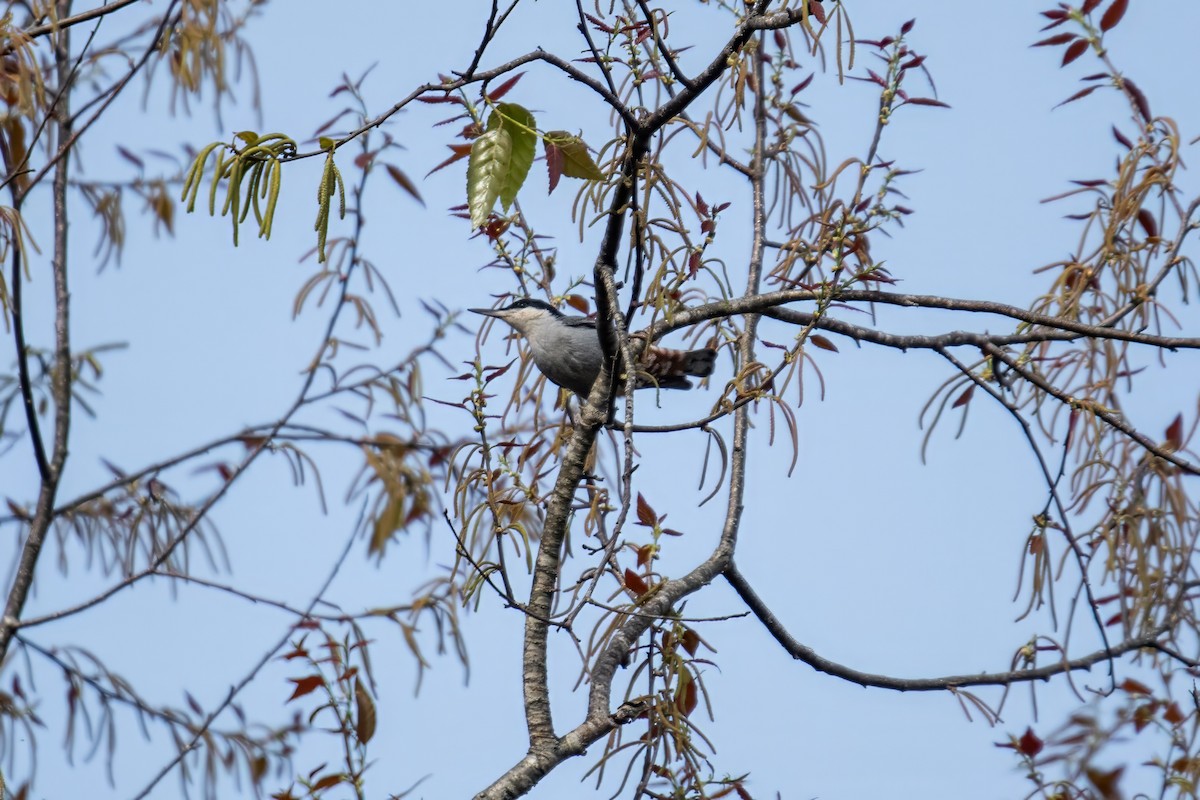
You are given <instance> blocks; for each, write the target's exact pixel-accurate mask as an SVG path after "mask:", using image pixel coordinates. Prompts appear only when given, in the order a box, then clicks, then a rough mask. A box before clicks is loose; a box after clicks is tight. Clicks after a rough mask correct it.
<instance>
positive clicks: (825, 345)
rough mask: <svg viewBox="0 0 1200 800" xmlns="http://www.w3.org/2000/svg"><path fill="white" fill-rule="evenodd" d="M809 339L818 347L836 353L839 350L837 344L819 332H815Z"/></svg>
mask: <svg viewBox="0 0 1200 800" xmlns="http://www.w3.org/2000/svg"><path fill="white" fill-rule="evenodd" d="M808 340H809V341H810V342H812V343H813V344H814V345H816V346H817V347H819V348H821V349H822V350H829V351H831V352H834V353H836V352H838V349H837V345H835V344H834V343H833V342H831V341H829V340H828V339H826V338H825V337H824V336H822V335H821V334H819V333H816V334H813V335H812V336H810V337H808Z"/></svg>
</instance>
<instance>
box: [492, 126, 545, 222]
mask: <svg viewBox="0 0 1200 800" xmlns="http://www.w3.org/2000/svg"><path fill="white" fill-rule="evenodd" d="M488 130H489V131H491V130H504V131H507V132H508V136H509V139H510V141H511V142H512V150H511V155H510V156H509V162H508V169H507V170H506V171H505V173H504V175H503V178H502V180H501V182H500V204H501V205H502V206H503V207H504V210H505V211H507V210H508V208H509V206H511V205H512V204H513V201H514V200H516V199H517V192H518V191H520V189H521V186H522V185H524V183H525V178H526V176H527V175H529V168H530V167H531V166H533V152H534V149H535V148H536V147H537V130H536V128H535V123H534V120H533V114H530V113H529V111H527V110H526V109H525V108H523V107H522V106H519V105H517V104H516V103H499V104H498V105H497V106H496V108H495V110H494V111H492V115H491V117H489V118H488Z"/></svg>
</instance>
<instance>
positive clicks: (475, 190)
mask: <svg viewBox="0 0 1200 800" xmlns="http://www.w3.org/2000/svg"><path fill="white" fill-rule="evenodd" d="M494 116H495V115H494V114H493V117H494ZM512 149H513V143H512V136H511V135H510V134H509V132H508V131H507V130H505V129H504V128H503V127H496V128H495V129H494V130H489V131H488V132H487V133H485V134H483V135H482V136H480V137H479V138H478V139H476V140H475V141H474V143H473V144H472V145H471V157H470V159H469V160H468V161H467V206H468V208H469V209H470V211H471V227H472V228H481V227H483V225H484V224H485V223H487V218H488V215H489V214H491V213H492V208H494V207H495V205H496V200H497V199H498V198H499V197H500V190H501V186H502V185H503V184H504V182H505V181H506V179H507V177H508V173H509V169H510V167H511V164H512Z"/></svg>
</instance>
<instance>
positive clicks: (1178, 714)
mask: <svg viewBox="0 0 1200 800" xmlns="http://www.w3.org/2000/svg"><path fill="white" fill-rule="evenodd" d="M1163 719H1165V720H1166V721H1167V722H1169V723H1171V724H1172V725H1178V724H1180V723H1181V722H1183V721H1184V720H1186V719H1187V717H1186V716H1184V714H1183V710H1182V709H1181V708H1180V707H1179V704H1178V703H1171V704H1170V705H1168V706H1167V710H1166V711H1164V712H1163Z"/></svg>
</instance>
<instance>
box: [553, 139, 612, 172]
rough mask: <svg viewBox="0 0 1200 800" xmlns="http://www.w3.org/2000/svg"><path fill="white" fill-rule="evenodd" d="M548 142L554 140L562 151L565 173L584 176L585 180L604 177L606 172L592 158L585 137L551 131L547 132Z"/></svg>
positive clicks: (563, 170)
mask: <svg viewBox="0 0 1200 800" xmlns="http://www.w3.org/2000/svg"><path fill="white" fill-rule="evenodd" d="M546 142H547V143H550V142H553V143H554V145H555V146H557V147H558V149H559V150H560V151H561V153H562V160H563V163H562V173H563V175H566V176H567V177H568V178H582V179H583V180H585V181H599V180H603V179H604V173H603V172H601V171H600V168H599V167H597V166H596V162H595V161H593V160H592V157H591V155H590V154H589V153H588V148H587V144H586V143H584V141H583V139H580V138H579V137H578V136H574V135H572V134H570V133H567V132H566V131H550V132H549V133H547V134H546Z"/></svg>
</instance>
